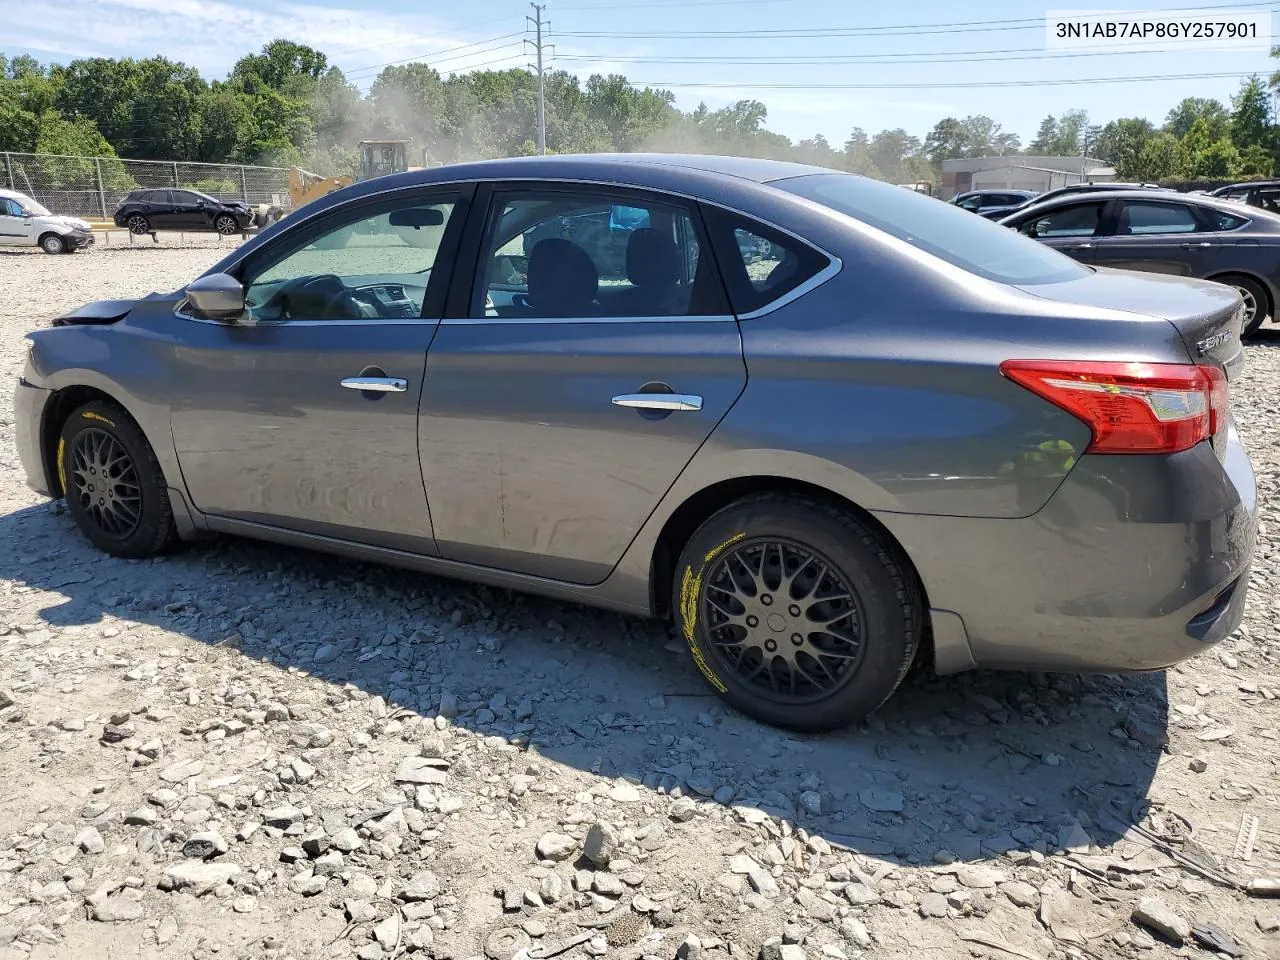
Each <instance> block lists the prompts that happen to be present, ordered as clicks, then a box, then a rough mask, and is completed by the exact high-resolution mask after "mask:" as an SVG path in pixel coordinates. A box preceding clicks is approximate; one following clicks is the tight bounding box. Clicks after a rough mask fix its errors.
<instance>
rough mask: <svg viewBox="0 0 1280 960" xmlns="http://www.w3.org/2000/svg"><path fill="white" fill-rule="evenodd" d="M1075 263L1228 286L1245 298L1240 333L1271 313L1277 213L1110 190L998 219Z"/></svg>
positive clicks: (1279, 225)
mask: <svg viewBox="0 0 1280 960" xmlns="http://www.w3.org/2000/svg"><path fill="white" fill-rule="evenodd" d="M1000 222H1001V223H1002V224H1004V225H1005V226H1006V227H1012V228H1013V229H1015V230H1017V231H1018V232H1019V233H1023V234H1026V235H1027V236H1029V237H1034V238H1035V239H1037V240H1039V241H1041V242H1042V243H1045V244H1048V245H1049V246H1052V247H1056V248H1057V249H1059V250H1061V251H1062V252H1063V253H1066V254H1068V255H1070V256H1072V257H1075V258H1076V259H1077V260H1079V261H1081V262H1082V263H1088V264H1091V265H1096V266H1100V267H1123V268H1125V269H1129V270H1145V271H1148V272H1151V273H1166V274H1172V275H1173V276H1180V277H1197V278H1200V279H1203V280H1216V281H1218V282H1219V283H1225V284H1229V285H1230V286H1233V287H1235V288H1236V290H1238V291H1239V293H1240V296H1241V298H1242V299H1243V300H1244V333H1245V334H1246V335H1248V334H1251V333H1254V332H1256V331H1257V329H1258V328H1259V327H1260V326H1262V323H1263V321H1265V320H1266V318H1267V317H1268V316H1271V315H1273V314H1274V311H1275V307H1276V297H1277V291H1278V290H1280V217H1276V216H1273V215H1271V214H1268V213H1264V212H1262V211H1261V210H1257V209H1255V208H1251V207H1246V206H1244V205H1242V204H1239V203H1234V202H1232V201H1229V200H1223V199H1219V198H1211V197H1197V196H1192V195H1190V194H1186V193H1175V192H1173V191H1169V192H1167V193H1166V192H1155V191H1149V190H1109V191H1103V192H1100V193H1092V194H1076V195H1073V196H1067V197H1062V198H1060V199H1058V200H1053V201H1050V202H1048V203H1037V204H1035V205H1034V206H1031V207H1027V208H1025V209H1023V210H1019V211H1017V212H1015V213H1013V214H1011V215H1010V216H1008V217H1006V218H1005V219H1004V220H1002V221H1000Z"/></svg>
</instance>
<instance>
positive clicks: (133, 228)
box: [125, 213, 151, 236]
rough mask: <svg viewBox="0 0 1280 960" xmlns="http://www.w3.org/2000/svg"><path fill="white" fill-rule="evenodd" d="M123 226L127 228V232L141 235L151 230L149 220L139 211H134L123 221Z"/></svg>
mask: <svg viewBox="0 0 1280 960" xmlns="http://www.w3.org/2000/svg"><path fill="white" fill-rule="evenodd" d="M125 226H126V227H128V228H129V232H130V233H132V234H136V235H138V236H142V235H143V234H147V233H150V232H151V221H150V220H148V219H147V218H146V217H144V216H143V215H142V214H140V213H135V214H133V215H132V216H131V217H129V219H128V220H126V221H125Z"/></svg>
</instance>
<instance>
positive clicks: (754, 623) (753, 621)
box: [747, 617, 760, 627]
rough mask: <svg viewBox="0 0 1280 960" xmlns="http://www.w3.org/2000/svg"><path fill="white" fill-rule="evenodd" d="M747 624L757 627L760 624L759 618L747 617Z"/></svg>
mask: <svg viewBox="0 0 1280 960" xmlns="http://www.w3.org/2000/svg"><path fill="white" fill-rule="evenodd" d="M747 626H748V627H758V626H760V620H759V618H757V617H747Z"/></svg>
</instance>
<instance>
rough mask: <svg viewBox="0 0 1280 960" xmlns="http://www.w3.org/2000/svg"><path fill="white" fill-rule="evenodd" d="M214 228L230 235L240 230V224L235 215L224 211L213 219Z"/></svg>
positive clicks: (224, 234) (225, 234)
mask: <svg viewBox="0 0 1280 960" xmlns="http://www.w3.org/2000/svg"><path fill="white" fill-rule="evenodd" d="M213 229H215V230H217V231H218V233H220V234H222V236H224V237H229V236H231V235H232V234H235V233H239V232H240V225H239V224H238V223H236V218H235V217H232V216H229V215H228V214H225V213H224V214H222V215H221V216H219V217H218V218H217V219H216V220H214V221H213Z"/></svg>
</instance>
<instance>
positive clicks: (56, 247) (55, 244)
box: [40, 233, 67, 254]
mask: <svg viewBox="0 0 1280 960" xmlns="http://www.w3.org/2000/svg"><path fill="white" fill-rule="evenodd" d="M40 249H41V250H43V251H44V252H45V253H53V254H58V253H66V252H67V241H65V240H63V239H62V238H61V237H60V236H58V235H57V234H56V233H46V234H45V235H44V236H43V237H41V238H40Z"/></svg>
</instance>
